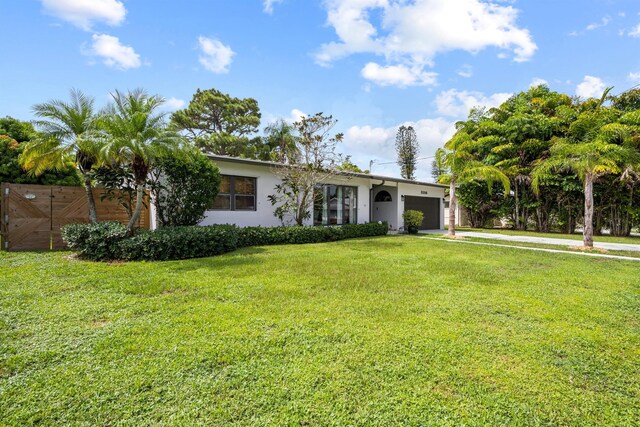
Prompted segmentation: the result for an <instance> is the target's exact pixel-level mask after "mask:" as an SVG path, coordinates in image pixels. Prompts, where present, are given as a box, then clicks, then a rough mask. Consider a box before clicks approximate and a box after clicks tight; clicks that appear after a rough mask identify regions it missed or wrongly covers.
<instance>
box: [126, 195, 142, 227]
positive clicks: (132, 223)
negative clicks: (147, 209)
mask: <svg viewBox="0 0 640 427" xmlns="http://www.w3.org/2000/svg"><path fill="white" fill-rule="evenodd" d="M143 199H144V184H138V185H137V187H136V208H135V209H134V211H133V215H131V218H130V219H129V224H128V225H127V229H128V230H129V234H133V232H134V231H135V229H136V226H137V225H138V220H139V219H140V214H141V213H142V201H143Z"/></svg>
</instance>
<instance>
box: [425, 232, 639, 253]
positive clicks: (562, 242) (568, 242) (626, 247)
mask: <svg viewBox="0 0 640 427" xmlns="http://www.w3.org/2000/svg"><path fill="white" fill-rule="evenodd" d="M421 233H424V234H446V231H444V230H429V231H427V232H422V231H421ZM456 236H461V237H475V238H478V239H491V240H501V241H506V242H522V243H538V244H542V245H558V246H567V247H570V246H582V240H572V239H555V238H552V237H534V236H512V235H510V234H494V233H482V232H478V231H456ZM596 239H597V237H596ZM593 246H594V247H596V248H601V249H606V250H608V251H632V252H640V243H639V244H637V245H636V244H630V243H608V242H593Z"/></svg>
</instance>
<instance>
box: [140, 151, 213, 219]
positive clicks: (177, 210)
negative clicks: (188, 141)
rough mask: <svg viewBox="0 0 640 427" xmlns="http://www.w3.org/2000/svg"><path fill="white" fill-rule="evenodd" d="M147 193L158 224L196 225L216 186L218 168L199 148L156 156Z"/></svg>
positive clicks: (202, 215) (209, 203)
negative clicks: (149, 190) (156, 159)
mask: <svg viewBox="0 0 640 427" xmlns="http://www.w3.org/2000/svg"><path fill="white" fill-rule="evenodd" d="M153 175H154V177H155V179H154V180H153V183H152V185H151V194H152V195H153V197H154V199H155V205H156V217H157V219H158V226H159V227H176V226H185V225H196V224H198V223H199V222H200V221H202V218H204V212H205V211H206V210H207V208H208V207H209V206H211V203H212V202H213V200H214V199H215V198H216V195H217V194H218V190H219V189H220V180H221V177H220V171H219V170H218V167H217V166H216V165H214V164H213V162H212V161H211V160H209V158H208V157H207V156H205V155H204V154H202V153H200V152H199V151H190V152H186V153H181V154H173V155H169V156H164V157H162V158H160V159H159V160H158V162H157V164H156V166H155V171H154V173H153Z"/></svg>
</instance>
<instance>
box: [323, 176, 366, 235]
mask: <svg viewBox="0 0 640 427" xmlns="http://www.w3.org/2000/svg"><path fill="white" fill-rule="evenodd" d="M330 187H334V188H335V194H336V196H337V195H338V194H340V197H339V198H340V199H341V205H342V206H341V209H340V211H339V212H341V214H338V213H337V214H336V223H335V224H333V223H332V222H331V215H330V204H331V201H330V199H329V198H327V195H328V191H327V188H330ZM338 188H340V190H338ZM345 188H349V189H351V197H349V198H350V199H354V200H355V201H356V204H355V207H354V208H353V210H352V212H353V214H354V215H353V217H351V215H350V216H349V222H348V223H345V222H344V207H345V199H344V189H345ZM316 192H319V194H320V195H321V205H322V209H321V210H320V211H318V212H322V216H324V215H325V212H326V215H327V223H326V224H325V223H318V222H317V221H316V203H315V200H316V199H315V198H316V197H317V194H318V193H316ZM312 218H313V225H314V226H316V227H341V226H343V225H348V224H357V223H358V186H357V185H344V184H319V185H316V187H315V190H314V203H313V214H312ZM338 219H341V220H342V223H337V220H338ZM321 222H323V221H321Z"/></svg>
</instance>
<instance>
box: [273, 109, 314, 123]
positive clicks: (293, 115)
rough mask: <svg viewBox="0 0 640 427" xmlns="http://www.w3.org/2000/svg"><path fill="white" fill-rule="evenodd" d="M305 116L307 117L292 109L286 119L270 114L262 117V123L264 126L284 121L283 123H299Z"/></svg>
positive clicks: (300, 111)
mask: <svg viewBox="0 0 640 427" xmlns="http://www.w3.org/2000/svg"><path fill="white" fill-rule="evenodd" d="M307 116H308V114H307V113H305V112H304V111H302V110H299V109H297V108H294V109H293V110H291V112H290V113H289V116H287V117H284V116H279V115H275V114H271V113H266V114H264V115H263V117H264V123H266V124H269V123H273V122H276V121H278V120H284V121H285V122H287V123H289V124H291V123H294V122H299V121H300V120H302V118H303V117H307Z"/></svg>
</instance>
